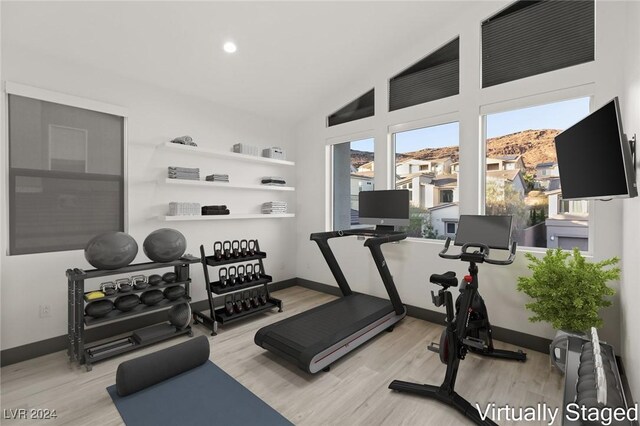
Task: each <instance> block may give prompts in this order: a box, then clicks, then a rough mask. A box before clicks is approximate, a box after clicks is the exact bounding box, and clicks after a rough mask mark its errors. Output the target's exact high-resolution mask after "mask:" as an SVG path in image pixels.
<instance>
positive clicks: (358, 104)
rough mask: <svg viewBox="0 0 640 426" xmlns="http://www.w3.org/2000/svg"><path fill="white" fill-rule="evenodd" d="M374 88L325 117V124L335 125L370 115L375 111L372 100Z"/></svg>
mask: <svg viewBox="0 0 640 426" xmlns="http://www.w3.org/2000/svg"><path fill="white" fill-rule="evenodd" d="M374 92H375V91H374V89H371V90H369V91H368V92H367V93H365V94H364V95H362V96H360V97H359V98H358V99H356V100H354V101H351V102H349V103H348V104H347V105H345V106H344V107H342V108H340V109H339V110H338V111H336V112H334V113H333V114H331V115H330V116H328V117H327V126H328V127H331V126H336V125H338V124H342V123H348V122H349V121H354V120H359V119H361V118H365V117H372V116H373V115H374V113H375V109H374V105H373V101H374V98H375V93H374Z"/></svg>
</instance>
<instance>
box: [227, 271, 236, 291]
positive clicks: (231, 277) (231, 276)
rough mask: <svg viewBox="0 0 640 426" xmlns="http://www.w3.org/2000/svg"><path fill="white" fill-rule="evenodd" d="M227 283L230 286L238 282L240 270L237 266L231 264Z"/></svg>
mask: <svg viewBox="0 0 640 426" xmlns="http://www.w3.org/2000/svg"><path fill="white" fill-rule="evenodd" d="M227 284H228V285H230V286H234V285H236V284H238V271H237V269H236V267H235V266H229V278H228V279H227Z"/></svg>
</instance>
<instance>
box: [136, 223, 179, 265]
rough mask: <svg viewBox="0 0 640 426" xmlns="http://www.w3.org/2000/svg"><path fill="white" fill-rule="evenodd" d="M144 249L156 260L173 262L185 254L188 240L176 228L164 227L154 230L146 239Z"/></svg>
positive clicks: (150, 257) (145, 252)
mask: <svg viewBox="0 0 640 426" xmlns="http://www.w3.org/2000/svg"><path fill="white" fill-rule="evenodd" d="M142 249H143V250H144V254H146V255H147V257H148V258H149V259H151V260H153V261H154V262H162V263H164V262H172V261H174V260H178V259H179V258H180V256H182V255H183V254H184V251H185V250H186V249H187V240H186V239H185V238H184V235H182V234H181V233H180V232H178V231H176V230H175V229H171V228H162V229H158V230H156V231H153V232H152V233H150V234H149V235H148V236H147V238H145V239H144V243H143V244H142Z"/></svg>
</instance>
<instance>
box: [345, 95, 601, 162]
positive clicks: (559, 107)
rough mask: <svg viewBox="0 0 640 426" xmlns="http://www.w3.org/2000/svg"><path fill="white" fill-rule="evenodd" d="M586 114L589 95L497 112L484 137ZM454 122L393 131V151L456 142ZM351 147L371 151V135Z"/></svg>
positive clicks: (561, 124)
mask: <svg viewBox="0 0 640 426" xmlns="http://www.w3.org/2000/svg"><path fill="white" fill-rule="evenodd" d="M588 114H589V98H580V99H572V100H569V101H563V102H556V103H552V104H547V105H541V106H535V107H531V108H523V109H518V110H513V111H508V112H501V113H497V114H491V115H488V116H487V138H493V137H496V136H502V135H508V134H510V133H515V132H519V131H522V130H528V129H560V130H564V129H566V128H567V127H569V126H571V125H572V124H574V123H576V122H577V121H579V120H580V119H582V118H584V117H585V116H586V115H588ZM458 137H459V126H458V123H448V124H442V125H438V126H433V127H427V128H422V129H416V130H409V131H406V132H401V133H396V152H398V153H403V152H412V151H418V150H420V149H423V148H440V147H443V146H452V145H458ZM351 149H357V150H359V151H370V152H373V139H364V140H361V141H354V142H351Z"/></svg>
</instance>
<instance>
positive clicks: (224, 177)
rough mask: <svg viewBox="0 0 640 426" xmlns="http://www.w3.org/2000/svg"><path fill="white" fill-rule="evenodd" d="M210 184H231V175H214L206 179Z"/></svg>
mask: <svg viewBox="0 0 640 426" xmlns="http://www.w3.org/2000/svg"><path fill="white" fill-rule="evenodd" d="M205 179H206V180H207V181H208V182H229V175H224V174H217V173H214V174H212V175H209V176H207V177H206V178H205Z"/></svg>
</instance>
